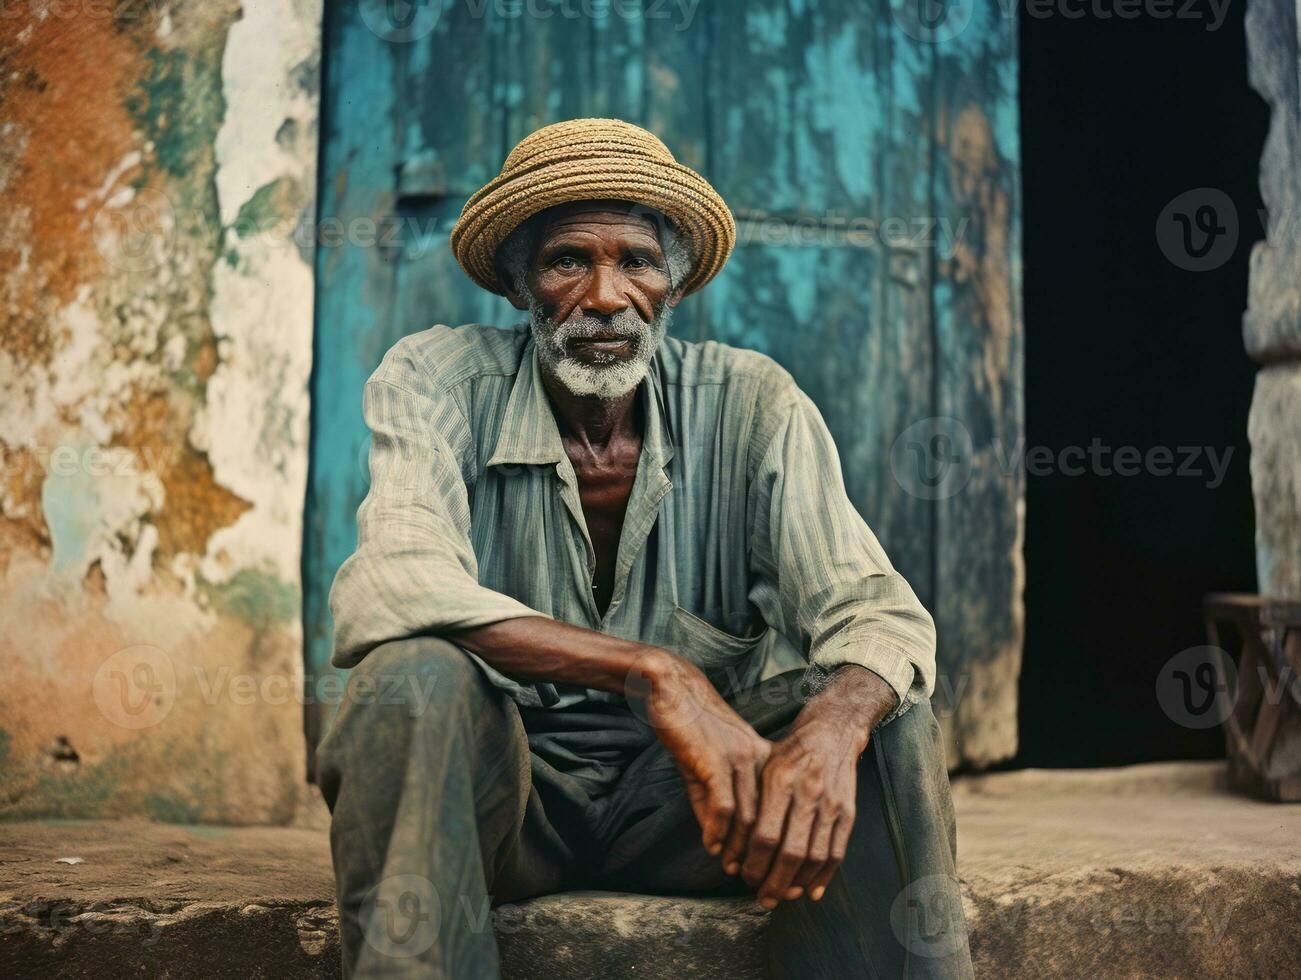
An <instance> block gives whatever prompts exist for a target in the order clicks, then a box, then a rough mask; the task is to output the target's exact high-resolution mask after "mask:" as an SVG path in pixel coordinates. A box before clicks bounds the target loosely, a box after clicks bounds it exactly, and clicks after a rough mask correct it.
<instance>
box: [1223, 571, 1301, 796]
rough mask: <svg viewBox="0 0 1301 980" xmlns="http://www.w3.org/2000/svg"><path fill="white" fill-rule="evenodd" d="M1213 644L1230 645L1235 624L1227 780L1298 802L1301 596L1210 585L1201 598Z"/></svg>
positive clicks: (1226, 724)
mask: <svg viewBox="0 0 1301 980" xmlns="http://www.w3.org/2000/svg"><path fill="white" fill-rule="evenodd" d="M1203 610H1204V613H1205V616H1206V635H1207V639H1208V642H1209V643H1210V644H1211V646H1214V647H1220V648H1221V649H1224V650H1226V652H1230V653H1231V652H1232V651H1229V650H1228V648H1227V647H1225V646H1224V644H1223V642H1222V640H1221V628H1222V627H1223V626H1225V625H1231V626H1232V627H1234V628H1235V630H1236V632H1237V634H1238V637H1239V642H1240V644H1241V651H1240V653H1239V655H1238V658H1237V662H1238V689H1237V698H1236V701H1235V703H1234V707H1233V711H1232V713H1231V714H1230V715H1229V717H1228V718H1227V719H1226V720H1225V722H1224V730H1225V741H1226V742H1227V745H1228V753H1229V780H1230V782H1231V783H1232V784H1233V786H1234V787H1235V788H1237V789H1239V790H1241V791H1243V792H1246V793H1250V794H1252V795H1254V796H1262V797H1264V798H1266V799H1271V800H1278V801H1282V802H1290V803H1291V802H1301V602H1289V601H1285V600H1280V599H1268V598H1264V597H1262V596H1258V595H1247V594H1230V593H1211V594H1210V595H1208V596H1206V599H1205V600H1204V602H1203Z"/></svg>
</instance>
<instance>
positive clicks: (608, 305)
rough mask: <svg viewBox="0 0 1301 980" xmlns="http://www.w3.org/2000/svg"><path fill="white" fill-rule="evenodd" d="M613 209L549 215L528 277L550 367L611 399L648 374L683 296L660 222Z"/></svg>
mask: <svg viewBox="0 0 1301 980" xmlns="http://www.w3.org/2000/svg"><path fill="white" fill-rule="evenodd" d="M609 208H610V205H608V204H607V205H605V206H604V207H602V206H601V205H599V204H593V205H586V204H579V205H572V206H569V207H566V208H563V209H557V210H556V211H555V212H554V213H551V214H548V215H547V216H546V218H545V221H544V223H543V225H542V227H541V228H540V230H539V234H538V238H537V244H536V247H535V248H534V251H533V255H532V256H531V258H530V261H529V265H528V273H527V276H526V282H527V286H528V292H529V294H530V295H529V296H528V297H527V300H528V307H529V312H530V315H531V318H532V323H533V336H534V338H535V340H536V342H537V347H538V355H539V357H540V358H541V360H542V362H543V364H544V366H545V367H546V368H548V369H549V370H550V371H551V373H552V374H553V375H554V376H555V377H556V378H557V379H558V380H559V381H560V382H561V384H563V385H564V386H565V387H566V388H568V389H569V390H570V391H572V392H573V393H574V394H577V395H595V396H597V397H599V398H606V399H609V398H617V397H619V396H620V395H623V394H626V393H627V392H629V391H631V390H632V389H633V388H634V387H636V385H637V383H638V382H639V381H641V379H642V377H644V376H645V374H646V369H647V367H648V366H649V365H650V362H651V360H652V358H654V356H655V351H656V350H657V349H658V347H659V344H660V341H661V340H663V338H664V335H665V333H666V332H667V329H668V322H669V319H670V311H671V307H672V304H673V302H676V297H675V296H672V295H671V292H672V289H671V283H670V277H669V269H668V263H667V261H666V258H665V255H664V251H663V249H662V247H661V245H660V239H659V236H658V234H657V233H656V227H655V224H654V223H653V222H652V221H651V220H650V219H649V218H645V217H642V216H639V215H637V214H632V213H627V212H623V211H618V210H609Z"/></svg>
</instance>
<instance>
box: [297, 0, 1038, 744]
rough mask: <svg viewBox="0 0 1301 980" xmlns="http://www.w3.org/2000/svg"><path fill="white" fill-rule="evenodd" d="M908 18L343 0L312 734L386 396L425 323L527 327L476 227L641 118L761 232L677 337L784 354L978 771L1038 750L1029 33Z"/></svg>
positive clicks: (309, 562)
mask: <svg viewBox="0 0 1301 980" xmlns="http://www.w3.org/2000/svg"><path fill="white" fill-rule="evenodd" d="M899 3H904V4H905V5H904V6H896V7H895V8H892V7H891V6H890V2H889V0H702V2H700V3H699V4H698V5H697V4H695V3H693V2H685V0H683V2H676V0H675V2H665V0H639V2H634V0H624V2H621V3H615V4H602V3H562V2H560V0H532V2H530V3H515V2H503V0H414V2H407V0H387V2H386V0H361V2H360V3H356V4H354V3H350V4H337V5H333V4H332V5H329V6H328V8H327V16H326V28H325V30H326V36H325V45H324V51H325V67H324V93H323V104H322V158H321V162H322V167H321V179H320V196H319V201H320V204H319V210H320V215H319V232H320V234H319V236H318V237H319V239H320V242H321V244H320V246H319V248H318V253H317V330H316V365H315V372H314V376H313V406H314V412H313V443H312V471H311V479H310V489H309V499H308V521H307V540H306V544H305V554H304V561H303V568H304V583H305V623H306V630H307V654H306V656H307V668H308V683H309V696H312V697H313V700H316V701H318V703H317V704H316V705H315V706H312V707H309V713H308V731H309V742H313V743H314V740H315V737H316V734H317V733H319V731H320V730H321V726H322V725H323V724H324V723H325V722H326V720H327V719H328V717H329V715H330V713H331V708H332V706H331V705H329V704H324V703H319V702H321V701H328V700H329V699H328V698H319V697H315V695H316V694H317V693H318V692H321V691H323V690H328V686H326V685H322V684H321V683H320V681H321V679H322V678H324V677H326V676H328V675H329V673H330V671H331V668H330V667H329V651H330V629H331V624H330V618H329V611H328V608H327V605H326V597H327V594H328V590H329V586H330V582H331V580H332V578H333V575H334V572H335V570H336V569H337V568H338V566H339V564H340V563H341V562H342V561H343V559H344V558H346V557H347V555H348V554H349V552H350V551H351V550H352V548H353V545H354V541H355V512H356V508H357V505H358V504H359V502H360V501H361V498H362V496H363V495H364V493H365V490H366V485H367V474H366V466H365V460H366V448H367V436H366V430H365V426H364V424H363V422H362V418H361V389H362V385H363V383H364V381H365V379H366V378H367V376H368V375H369V374H370V372H371V371H372V370H373V369H374V368H375V366H376V365H377V364H378V362H379V360H380V358H381V357H382V356H383V354H384V352H385V351H386V350H387V349H388V347H389V346H390V345H391V344H392V343H393V342H394V341H396V340H397V339H398V338H399V337H401V336H403V335H404V334H407V333H411V332H413V331H417V330H421V329H423V328H425V327H426V326H429V325H430V324H433V323H448V324H459V323H466V322H486V323H495V324H499V325H501V326H506V325H508V324H510V323H513V322H517V321H518V317H519V314H518V313H517V312H516V311H515V310H513V309H512V308H510V307H509V305H508V304H507V303H506V302H505V301H504V300H501V299H500V298H498V297H494V296H491V295H490V294H487V293H485V292H483V291H482V290H480V289H478V288H477V287H475V286H474V285H472V284H471V282H470V281H469V280H468V279H467V278H466V277H465V276H464V274H463V273H462V272H461V271H460V269H459V268H458V266H457V265H456V262H455V260H454V259H453V258H452V256H451V253H450V251H449V249H448V247H447V235H448V231H449V229H450V227H451V225H452V223H453V222H454V221H455V219H456V217H457V215H458V214H459V212H460V208H461V205H462V204H463V203H464V201H465V199H466V198H467V197H468V196H469V195H470V194H471V193H472V192H473V191H474V190H475V189H476V188H477V187H479V186H480V185H481V184H482V183H484V182H485V181H486V180H488V179H489V178H490V177H491V176H492V175H493V174H495V173H496V171H497V169H498V168H499V166H500V164H501V161H502V160H503V159H504V157H505V155H506V153H507V151H508V150H509V149H510V147H511V146H512V145H514V143H515V142H516V141H517V140H518V139H520V138H521V137H523V136H525V135H526V134H527V133H529V132H531V131H532V130H533V129H535V128H537V127H538V126H541V125H544V124H546V123H549V122H553V121H555V120H558V119H567V118H574V117H578V116H616V117H620V118H623V119H627V120H629V121H631V122H635V123H638V124H640V125H643V126H646V127H648V128H649V129H651V130H653V131H654V132H655V133H657V134H658V135H659V136H660V137H661V138H662V139H664V141H665V142H666V143H667V144H668V145H669V147H670V149H671V150H673V152H674V153H675V155H677V157H678V159H680V160H681V161H682V162H684V163H686V164H687V165H689V166H691V167H694V168H695V169H697V170H699V171H700V172H701V173H703V174H704V175H705V176H706V177H708V178H709V179H710V180H711V181H712V182H713V184H714V185H715V186H716V187H717V188H718V190H719V191H720V193H721V194H722V195H723V197H724V198H725V199H726V200H727V202H728V204H729V206H730V207H731V208H732V209H733V211H734V213H735V214H736V216H737V219H738V237H739V242H738V246H737V248H736V251H735V252H734V254H733V257H732V259H731V261H730V263H729V265H728V266H727V268H726V269H725V270H724V271H723V273H722V274H721V275H720V276H719V278H718V279H717V280H716V281H715V282H714V283H713V284H711V285H710V286H709V287H708V288H706V289H705V290H704V291H703V292H702V293H700V294H698V295H696V296H693V297H690V298H689V299H688V300H686V301H685V302H684V303H683V304H682V306H681V307H680V309H679V311H678V316H677V317H676V318H675V321H674V331H675V332H676V333H677V334H678V335H679V336H682V337H686V338H696V339H703V338H707V337H712V338H715V339H718V340H722V341H725V342H727V343H731V344H736V345H739V346H744V347H751V348H755V349H758V350H762V351H764V352H766V353H768V354H770V355H772V356H773V357H775V358H776V359H777V360H778V361H780V362H781V363H782V364H783V365H785V366H786V367H787V368H788V369H789V370H790V371H791V372H792V373H793V374H794V376H795V378H796V379H797V380H798V381H799V383H800V384H801V385H802V386H803V387H804V389H805V390H806V391H808V392H809V394H810V395H811V396H812V397H813V398H814V400H815V401H816V402H817V403H818V405H819V406H820V408H821V410H822V412H823V414H824V415H825V417H826V419H827V423H828V425H829V427H830V429H831V430H832V432H833V434H834V435H835V437H836V440H837V443H838V445H839V447H840V451H841V456H842V461H843V464H844V470H845V477H846V482H847V485H848V487H849V491H850V494H851V496H852V497H853V500H854V502H855V504H856V505H857V506H858V508H859V510H860V511H861V512H862V513H863V515H864V516H865V517H866V518H867V520H868V522H869V523H870V524H871V525H872V526H873V528H874V529H875V530H876V532H877V534H878V535H879V536H880V537H881V539H882V541H883V542H884V544H885V546H886V548H887V549H888V550H889V553H890V555H891V557H892V559H893V561H894V562H895V564H896V566H897V567H898V568H899V569H900V570H901V571H902V572H903V573H904V574H905V575H906V576H907V577H908V579H909V580H910V581H911V582H912V583H913V585H914V587H915V588H916V590H917V592H918V594H919V595H920V596H921V598H922V599H923V601H924V602H926V603H927V605H928V606H929V607H930V608H931V609H932V610H933V611H934V613H935V615H936V619H937V624H938V626H939V635H940V661H941V668H940V669H941V681H940V688H939V690H938V691H937V696H936V701H937V707H938V708H939V713H940V714H941V717H942V718H943V719H944V724H945V726H946V728H947V730H948V734H949V739H950V760H951V761H952V762H954V763H956V762H958V761H960V760H962V759H966V760H969V761H971V762H974V763H977V764H982V763H986V762H989V761H993V760H995V759H997V758H1002V757H1005V756H1007V755H1010V754H1011V753H1012V752H1013V751H1014V749H1015V685H1016V675H1017V670H1018V666H1019V657H1020V614H1019V604H1020V551H1019V547H1020V546H1019V542H1020V517H1019V503H1020V500H1021V481H1020V477H1019V473H1018V471H1017V470H1016V469H1015V467H1014V466H1013V465H1010V464H1008V463H1007V462H1006V461H1007V459H1008V458H1009V456H1010V454H1011V453H1013V452H1014V451H1015V448H1016V447H1018V446H1019V445H1020V442H1019V439H1020V433H1021V385H1020V372H1021V327H1020V317H1019V310H1018V275H1017V261H1018V249H1019V243H1018V233H1019V226H1018V215H1017V201H1016V189H1017V179H1016V174H1017V171H1016V161H1017V141H1016V126H1015V122H1016V91H1015V78H1016V71H1015V67H1016V66H1015V48H1014V38H1015V23H1014V21H1013V20H1011V19H1009V18H1007V17H1005V16H1004V13H1003V10H1002V6H1001V5H1000V4H997V3H994V2H993V0H988V2H987V3H986V4H984V5H983V6H981V7H979V8H973V7H972V5H971V0H962V2H961V3H958V4H955V5H952V6H951V8H949V7H945V8H936V9H937V10H938V11H939V12H940V14H941V21H942V23H939V25H938V27H937V26H936V23H937V22H936V21H935V20H934V18H932V19H929V20H928V19H927V16H928V15H932V14H934V13H935V12H936V11H935V10H932V9H931V7H930V6H929V5H928V3H929V0H896V4H899ZM918 3H920V4H921V5H922V6H915V5H916V4H918ZM907 4H914V6H912V7H910V6H907ZM945 11H948V12H949V14H951V15H952V17H951V19H950V20H948V21H944V20H943V17H944V16H945V13H944V12H945Z"/></svg>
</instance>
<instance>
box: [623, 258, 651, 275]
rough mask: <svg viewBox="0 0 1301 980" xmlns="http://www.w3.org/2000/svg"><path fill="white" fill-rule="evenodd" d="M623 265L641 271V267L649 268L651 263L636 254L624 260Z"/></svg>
mask: <svg viewBox="0 0 1301 980" xmlns="http://www.w3.org/2000/svg"><path fill="white" fill-rule="evenodd" d="M624 266H625V267H626V268H629V269H632V270H634V271H636V272H641V271H642V270H643V269H649V268H650V267H651V264H650V263H649V262H647V261H646V260H645V259H643V258H641V257H640V256H636V257H634V258H631V259H629V260H628V261H627V262H625V263H624Z"/></svg>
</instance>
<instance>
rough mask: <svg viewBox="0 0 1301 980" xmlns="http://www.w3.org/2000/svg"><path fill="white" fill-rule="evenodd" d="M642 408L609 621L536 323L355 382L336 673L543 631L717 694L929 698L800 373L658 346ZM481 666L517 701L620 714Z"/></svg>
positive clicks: (337, 595)
mask: <svg viewBox="0 0 1301 980" xmlns="http://www.w3.org/2000/svg"><path fill="white" fill-rule="evenodd" d="M638 397H639V398H640V399H641V406H642V408H643V412H642V417H643V419H644V431H643V434H642V446H641V455H640V458H639V461H638V466H637V472H636V476H635V479H634V483H633V487H632V492H631V496H630V497H629V500H628V505H627V510H626V514H625V517H624V523H623V531H622V535H621V537H620V540H619V546H618V557H617V561H616V566H615V574H614V591H613V594H612V597H611V600H610V604H609V607H608V608H607V610H606V612H605V614H604V615H602V614H601V612H600V611H599V609H598V608H597V605H596V602H595V599H594V597H593V594H592V586H591V583H592V576H593V572H594V567H595V566H594V552H593V549H592V545H591V541H590V539H589V537H588V533H587V527H586V524H585V521H584V518H583V510H582V505H581V502H580V498H579V486H578V482H577V479H576V477H575V474H574V469H573V466H572V465H571V464H570V461H569V458H568V457H567V456H566V455H565V451H564V447H563V444H562V443H561V439H560V432H559V429H558V427H557V425H556V420H555V415H554V414H553V411H552V408H551V404H550V401H549V398H548V396H547V393H546V389H545V388H544V386H543V383H542V377H541V373H540V369H539V365H538V359H537V354H536V350H535V347H534V343H533V340H532V337H531V333H530V330H529V328H528V325H527V324H523V325H520V326H519V327H516V328H513V329H510V330H500V329H497V328H494V327H485V326H480V325H469V326H464V327H458V328H457V329H455V330H453V329H450V328H448V327H445V326H436V327H432V328H430V329H429V330H425V331H423V332H421V333H417V334H414V335H411V336H408V337H405V338H403V339H402V340H401V341H399V342H398V343H397V344H396V345H394V347H393V348H392V349H391V350H390V351H389V352H388V354H387V355H386V356H385V358H384V361H383V363H381V364H380V366H379V368H378V369H377V370H376V371H375V373H374V375H372V376H371V378H370V380H369V381H368V382H367V384H366V390H365V396H364V412H365V417H366V424H367V425H368V426H369V428H370V432H371V447H370V480H371V483H370V489H369V492H368V493H367V495H366V499H365V500H364V501H363V503H362V505H361V508H360V509H359V511H358V513H357V532H358V535H357V536H358V543H357V549H356V551H355V552H354V553H353V554H352V555H351V556H350V557H349V558H348V560H347V561H346V562H344V564H343V566H342V567H341V568H340V569H339V573H338V575H337V577H336V578H335V580H334V586H333V588H332V589H331V592H330V609H331V611H332V612H333V615H334V658H333V662H334V664H335V665H336V666H338V667H351V666H354V665H355V664H357V663H358V662H359V661H360V660H361V659H362V658H363V657H365V656H366V654H367V653H368V652H369V651H370V650H372V649H374V648H375V647H376V646H377V645H378V644H381V643H384V642H386V641H389V640H395V639H401V638H405V637H409V636H412V635H415V634H421V633H424V634H440V633H446V632H448V631H452V630H459V629H465V628H470V627H476V626H484V625H487V624H489V623H494V622H499V621H501V620H506V619H512V618H515V617H521V616H546V617H551V618H554V619H557V620H561V621H564V622H567V623H572V624H575V625H578V626H585V627H588V628H590V629H593V630H599V631H601V632H603V633H609V634H612V635H614V636H619V637H622V638H624V639H629V640H638V641H641V642H643V643H648V644H653V645H655V646H659V647H664V648H667V649H669V650H672V651H674V652H676V653H677V654H678V655H680V656H682V657H684V658H686V659H687V660H690V661H691V662H693V663H695V664H697V665H698V666H699V667H700V668H701V669H702V670H704V671H705V673H706V674H707V675H708V676H709V677H710V679H711V680H712V681H713V682H714V683H715V685H716V686H718V687H719V688H720V690H727V689H739V688H741V687H743V686H744V685H746V684H749V683H752V682H754V681H756V680H758V679H759V678H760V677H762V676H765V675H766V674H768V673H772V672H773V671H774V670H776V669H781V667H782V665H783V662H784V661H785V662H788V663H789V662H790V661H792V660H794V661H796V662H800V661H802V662H803V663H805V664H807V665H808V669H809V670H810V672H811V674H812V676H811V677H810V680H812V681H814V682H815V683H816V682H817V681H818V680H819V679H820V678H824V677H825V676H826V674H827V673H828V672H830V671H833V670H835V669H836V668H837V667H840V666H841V665H843V664H860V665H862V666H864V667H866V668H868V669H870V670H872V671H874V672H875V673H877V674H878V675H880V676H881V677H882V678H883V679H884V680H885V681H886V682H887V683H888V684H889V685H890V687H891V688H893V689H894V691H895V693H896V694H897V695H898V697H899V705H898V707H897V708H896V709H895V711H894V712H893V713H892V714H891V715H890V718H893V717H895V716H897V715H898V714H900V713H902V712H903V711H904V710H906V709H907V708H908V707H909V706H910V705H912V704H914V703H915V702H916V701H917V700H918V699H919V698H920V697H923V696H929V694H930V693H931V690H932V688H933V686H934V679H935V631H934V625H933V623H932V620H931V617H930V615H929V614H928V613H927V612H926V610H925V609H924V608H923V607H922V605H921V603H920V602H919V601H918V600H917V597H916V596H915V595H914V594H913V591H912V589H911V588H910V587H909V585H908V583H907V582H906V581H904V579H903V577H902V576H900V575H899V574H898V573H897V572H896V571H895V570H894V569H893V568H892V567H891V565H890V562H889V559H888V558H887V557H886V555H885V552H884V551H883V550H882V548H881V545H880V544H879V542H878V541H877V539H876V536H875V535H874V534H873V533H872V531H871V530H870V529H869V528H868V526H867V524H866V523H865V522H864V521H863V519H862V518H861V517H860V516H859V514H858V513H857V512H856V511H855V510H854V507H853V505H852V504H851V503H850V502H849V499H848V497H847V496H846V494H845V488H844V482H843V480H842V477H841V473H840V461H839V458H838V456H837V454H836V448H835V445H834V444H833V442H832V439H831V435H830V433H829V432H828V431H827V428H826V425H825V424H824V423H823V421H822V416H821V415H820V414H819V412H818V410H817V408H816V407H815V406H814V405H813V402H812V401H811V400H810V399H809V398H808V396H807V395H805V394H804V393H803V392H802V391H801V390H800V389H799V388H798V387H797V386H796V384H795V382H794V380H793V379H792V378H791V376H790V375H789V374H788V373H787V372H786V371H785V370H783V369H782V368H781V367H780V366H778V365H777V364H776V362H774V361H773V360H771V359H770V358H768V357H766V356H764V355H762V354H759V353H757V352H754V351H747V350H740V349H737V348H733V347H728V346H725V345H723V344H718V343H715V342H713V341H706V342H705V343H700V344H697V343H688V342H685V341H681V340H677V339H674V338H666V339H665V340H664V342H663V343H662V345H661V347H660V349H659V351H658V352H657V354H656V357H655V360H654V361H653V362H652V364H651V368H650V370H649V371H648V373H647V375H646V377H645V379H644V380H643V381H642V382H641V384H640V386H639V390H638ZM480 663H481V665H482V666H483V667H484V669H485V670H486V671H487V672H488V675H489V677H490V678H491V679H492V680H493V682H494V683H496V684H498V685H499V686H500V687H503V688H505V689H506V690H507V691H509V692H510V694H511V695H512V696H513V697H514V698H515V699H516V700H517V701H518V702H519V703H521V704H528V705H533V706H550V707H556V708H564V707H568V706H572V705H576V704H580V703H582V702H584V701H588V700H599V701H608V700H617V698H616V696H614V695H611V694H608V693H605V692H601V691H592V690H586V689H582V688H576V687H568V686H565V685H552V684H528V683H516V682H515V681H512V680H510V679H509V678H507V677H505V676H503V675H501V674H500V673H498V672H497V671H495V670H493V669H492V668H491V667H488V666H487V665H486V664H483V662H482V661H480ZM886 720H887V721H888V720H889V718H887V719H886Z"/></svg>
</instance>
